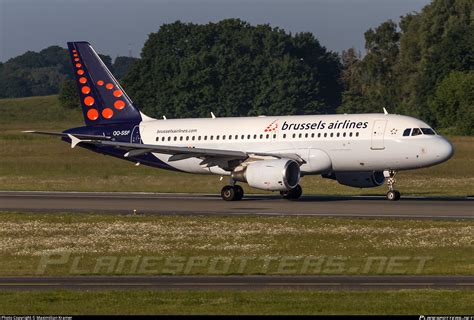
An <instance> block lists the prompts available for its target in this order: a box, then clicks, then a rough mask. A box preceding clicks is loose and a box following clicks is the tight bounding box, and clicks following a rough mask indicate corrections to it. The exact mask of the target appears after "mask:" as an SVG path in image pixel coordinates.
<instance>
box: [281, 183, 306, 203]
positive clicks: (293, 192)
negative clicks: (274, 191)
mask: <svg viewBox="0 0 474 320" xmlns="http://www.w3.org/2000/svg"><path fill="white" fill-rule="evenodd" d="M280 194H281V195H282V197H283V198H284V199H288V200H297V199H299V198H300V197H301V195H302V194H303V189H302V188H301V186H300V185H299V184H298V185H296V187H294V188H293V189H290V190H288V191H281V192H280Z"/></svg>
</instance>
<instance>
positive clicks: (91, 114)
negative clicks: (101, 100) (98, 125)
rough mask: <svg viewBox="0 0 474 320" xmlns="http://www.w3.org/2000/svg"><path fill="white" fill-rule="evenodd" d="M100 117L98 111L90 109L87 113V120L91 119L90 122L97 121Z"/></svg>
mask: <svg viewBox="0 0 474 320" xmlns="http://www.w3.org/2000/svg"><path fill="white" fill-rule="evenodd" d="M98 117H99V112H97V110H96V109H89V111H87V118H89V120H92V121H94V120H97V118H98Z"/></svg>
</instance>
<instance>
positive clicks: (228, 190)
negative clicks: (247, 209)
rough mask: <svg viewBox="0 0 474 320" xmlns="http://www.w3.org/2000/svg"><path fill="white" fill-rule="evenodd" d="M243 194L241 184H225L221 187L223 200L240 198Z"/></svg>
mask: <svg viewBox="0 0 474 320" xmlns="http://www.w3.org/2000/svg"><path fill="white" fill-rule="evenodd" d="M243 196H244V189H242V187H241V186H239V185H237V184H234V185H233V186H225V187H224V188H222V191H221V197H222V199H224V200H225V201H238V200H242V197H243Z"/></svg>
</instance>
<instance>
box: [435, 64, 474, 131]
mask: <svg viewBox="0 0 474 320" xmlns="http://www.w3.org/2000/svg"><path fill="white" fill-rule="evenodd" d="M429 106H430V110H431V111H432V112H433V114H434V115H435V117H436V122H437V123H438V125H439V126H440V127H442V128H450V129H451V132H452V133H456V134H466V135H472V134H474V71H468V72H460V71H453V72H451V73H450V74H449V75H448V76H447V77H445V78H444V79H443V80H442V81H441V83H440V84H439V85H438V87H437V88H436V92H435V95H434V96H433V97H431V98H430V100H429Z"/></svg>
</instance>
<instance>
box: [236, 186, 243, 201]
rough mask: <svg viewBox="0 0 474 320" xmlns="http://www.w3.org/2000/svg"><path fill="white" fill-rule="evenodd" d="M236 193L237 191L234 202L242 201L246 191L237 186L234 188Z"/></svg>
mask: <svg viewBox="0 0 474 320" xmlns="http://www.w3.org/2000/svg"><path fill="white" fill-rule="evenodd" d="M234 191H235V199H234V200H242V198H243V197H244V189H242V187H241V186H239V185H235V186H234Z"/></svg>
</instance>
